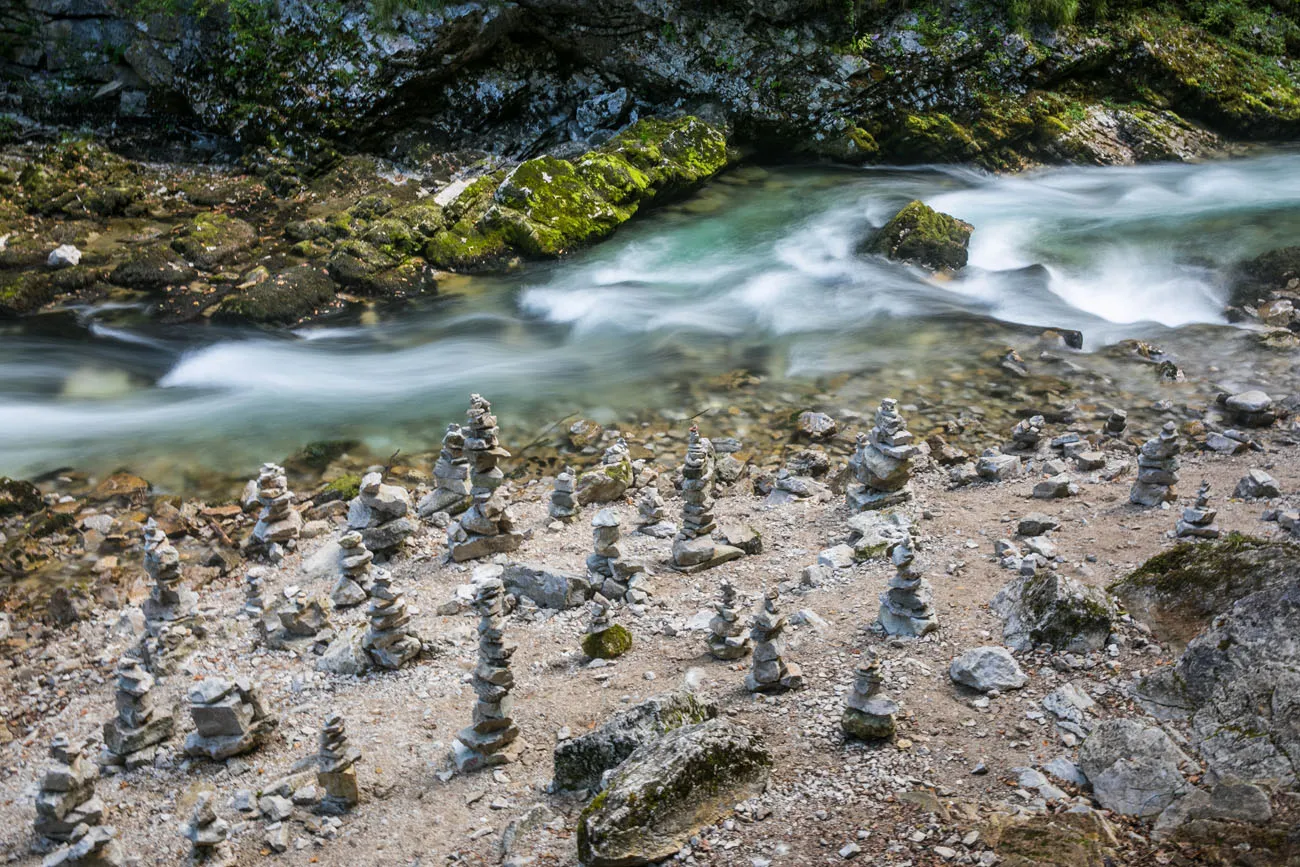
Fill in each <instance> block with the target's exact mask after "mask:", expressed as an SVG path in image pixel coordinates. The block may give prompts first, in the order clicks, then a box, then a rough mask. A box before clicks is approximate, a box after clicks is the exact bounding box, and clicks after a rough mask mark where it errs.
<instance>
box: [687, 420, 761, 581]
mask: <svg viewBox="0 0 1300 867" xmlns="http://www.w3.org/2000/svg"><path fill="white" fill-rule="evenodd" d="M714 469H715V456H714V451H713V443H712V442H710V441H709V440H708V438H706V437H702V436H700V428H699V426H698V425H691V430H690V433H689V434H688V436H687V440H686V462H685V463H684V464H683V465H682V500H683V505H682V528H681V530H679V531H678V533H677V535H676V537H674V539H673V564H674V565H675V566H677V568H679V569H689V570H692V571H693V570H696V569H707V568H710V567H713V566H718V565H720V564H722V563H726V562H728V561H730V560H735V559H737V558H739V557H742V556H744V552H743V551H741V550H740V549H739V548H735V547H732V546H730V545H724V544H721V543H718V542H715V541H714V539H713V531H714V530H716V529H717V528H718V525H717V522H716V521H715V520H714V518H713V474H714Z"/></svg>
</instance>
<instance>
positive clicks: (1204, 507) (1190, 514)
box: [1174, 481, 1219, 539]
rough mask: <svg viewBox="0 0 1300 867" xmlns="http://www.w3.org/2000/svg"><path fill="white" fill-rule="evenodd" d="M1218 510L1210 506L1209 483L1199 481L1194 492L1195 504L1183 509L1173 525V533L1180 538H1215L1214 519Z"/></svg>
mask: <svg viewBox="0 0 1300 867" xmlns="http://www.w3.org/2000/svg"><path fill="white" fill-rule="evenodd" d="M1218 515H1219V512H1218V510H1216V509H1211V508H1210V483H1209V482H1207V481H1202V482H1201V487H1200V490H1198V491H1197V492H1196V504H1195V505H1192V506H1188V507H1187V508H1185V509H1183V516H1182V517H1181V518H1179V519H1178V523H1177V524H1176V525H1175V527H1174V534H1175V535H1176V536H1178V538H1180V539H1217V538H1219V525H1218V524H1216V523H1214V519H1215V518H1217V517H1218Z"/></svg>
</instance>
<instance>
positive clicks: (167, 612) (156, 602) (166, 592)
mask: <svg viewBox="0 0 1300 867" xmlns="http://www.w3.org/2000/svg"><path fill="white" fill-rule="evenodd" d="M144 571H145V572H147V573H148V575H149V577H150V578H151V579H153V588H152V589H151V590H150V592H149V598H148V599H146V600H145V601H144V605H143V606H142V608H143V609H144V619H145V625H146V628H147V629H148V630H149V634H150V635H157V634H158V632H159V630H161V629H162V627H163V626H164V625H184V626H187V627H190V628H191V629H192V628H193V625H194V623H195V621H196V620H197V619H198V605H199V597H198V594H196V593H195V592H194V591H193V590H190V589H188V588H187V587H185V585H184V583H183V581H182V579H181V555H180V554H179V553H178V552H177V550H176V548H175V547H173V546H172V543H171V542H169V541H167V534H166V533H164V532H163V531H162V529H161V528H159V526H158V525H157V524H156V523H155V522H154V520H153V519H152V518H150V519H149V522H148V523H147V524H145V527H144Z"/></svg>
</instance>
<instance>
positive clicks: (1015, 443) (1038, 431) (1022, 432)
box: [1011, 415, 1047, 452]
mask: <svg viewBox="0 0 1300 867" xmlns="http://www.w3.org/2000/svg"><path fill="white" fill-rule="evenodd" d="M1045 424H1047V420H1046V419H1044V418H1043V417H1042V416H1041V415H1036V416H1032V417H1030V418H1022V419H1021V420H1020V421H1018V422H1016V426H1015V427H1013V428H1012V429H1011V448H1012V449H1013V450H1015V451H1019V452H1035V451H1038V444H1039V443H1040V442H1042V441H1043V425H1045Z"/></svg>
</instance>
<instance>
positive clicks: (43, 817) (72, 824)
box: [35, 734, 104, 842]
mask: <svg viewBox="0 0 1300 867" xmlns="http://www.w3.org/2000/svg"><path fill="white" fill-rule="evenodd" d="M50 758H52V759H54V764H53V765H52V766H51V767H49V768H48V769H46V771H45V776H44V777H42V778H41V791H40V793H39V794H37V796H36V826H35V827H36V833H37V834H39V835H40V836H42V837H48V838H49V839H51V840H60V841H63V842H67V841H68V840H70V839H72V832H73V831H75V830H76V828H77V826H78V825H86V826H92V825H98V824H99V823H100V822H102V821H103V820H104V802H103V801H101V800H100V799H99V797H98V796H97V795H96V794H95V780H96V779H98V777H99V771H98V769H97V768H96V767H95V766H94V765H93V764H92V763H90V762H88V761H87V760H86V757H85V744H82V743H80V742H73V741H70V740H69V739H68V736H67V735H65V734H59V735H55V737H54V740H52V741H50Z"/></svg>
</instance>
